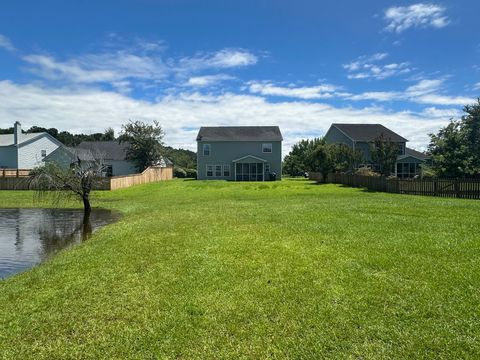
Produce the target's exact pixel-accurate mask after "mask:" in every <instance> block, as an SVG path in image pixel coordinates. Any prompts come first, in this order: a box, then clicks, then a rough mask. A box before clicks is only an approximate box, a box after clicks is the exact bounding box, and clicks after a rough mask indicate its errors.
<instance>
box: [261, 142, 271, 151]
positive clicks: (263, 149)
mask: <svg viewBox="0 0 480 360" xmlns="http://www.w3.org/2000/svg"><path fill="white" fill-rule="evenodd" d="M264 145H270V151H265V148H264ZM267 148H268V146H267ZM262 153H264V154H271V153H273V144H272V143H262Z"/></svg>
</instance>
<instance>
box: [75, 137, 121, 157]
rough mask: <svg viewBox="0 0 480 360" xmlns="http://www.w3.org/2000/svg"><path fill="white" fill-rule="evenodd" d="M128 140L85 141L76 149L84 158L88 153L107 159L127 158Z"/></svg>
mask: <svg viewBox="0 0 480 360" xmlns="http://www.w3.org/2000/svg"><path fill="white" fill-rule="evenodd" d="M129 146H130V145H129V144H128V142H122V143H119V142H118V141H83V142H81V143H80V144H79V145H78V146H77V147H76V148H75V149H74V150H75V151H77V152H78V155H79V156H80V157H81V158H82V157H83V156H87V155H86V154H87V153H93V154H99V155H101V156H102V157H103V158H104V159H105V160H125V158H126V156H127V149H128V147H129Z"/></svg>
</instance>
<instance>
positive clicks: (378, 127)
mask: <svg viewBox="0 0 480 360" xmlns="http://www.w3.org/2000/svg"><path fill="white" fill-rule="evenodd" d="M332 126H335V127H336V128H337V129H339V130H340V131H341V132H343V133H344V134H345V135H347V136H348V137H349V138H351V139H352V140H354V141H375V139H377V138H378V137H380V136H381V135H383V137H384V138H386V139H390V141H400V142H403V141H408V140H407V139H405V138H404V137H401V136H400V135H398V134H397V133H395V132H393V131H392V130H390V129H387V128H386V127H385V126H383V125H382V124H332Z"/></svg>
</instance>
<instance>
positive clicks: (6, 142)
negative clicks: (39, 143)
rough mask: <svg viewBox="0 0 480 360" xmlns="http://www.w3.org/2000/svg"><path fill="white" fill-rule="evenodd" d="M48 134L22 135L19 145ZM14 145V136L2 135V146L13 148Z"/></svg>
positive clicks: (0, 138) (0, 136)
mask: <svg viewBox="0 0 480 360" xmlns="http://www.w3.org/2000/svg"><path fill="white" fill-rule="evenodd" d="M45 134H47V133H46V132H40V133H28V134H24V133H22V134H21V135H20V138H19V144H22V143H24V142H27V141H29V140H32V139H35V138H37V137H40V136H42V135H45ZM11 145H14V140H13V134H1V135H0V146H11Z"/></svg>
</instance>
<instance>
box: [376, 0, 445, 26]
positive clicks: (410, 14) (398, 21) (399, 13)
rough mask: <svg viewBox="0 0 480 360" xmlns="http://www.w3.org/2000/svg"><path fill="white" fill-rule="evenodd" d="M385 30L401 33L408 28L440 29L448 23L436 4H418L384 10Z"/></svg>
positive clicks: (442, 11)
mask: <svg viewBox="0 0 480 360" xmlns="http://www.w3.org/2000/svg"><path fill="white" fill-rule="evenodd" d="M385 20H386V21H387V23H388V24H387V27H386V30H388V31H392V32H396V33H401V32H402V31H405V30H407V29H409V28H413V27H417V28H426V27H433V28H442V27H445V26H447V25H448V24H449V23H450V20H449V19H448V17H447V16H445V8H444V7H443V6H440V5H436V4H427V3H418V4H413V5H410V6H396V7H391V8H388V9H387V10H385Z"/></svg>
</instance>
